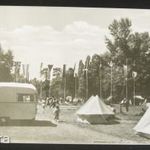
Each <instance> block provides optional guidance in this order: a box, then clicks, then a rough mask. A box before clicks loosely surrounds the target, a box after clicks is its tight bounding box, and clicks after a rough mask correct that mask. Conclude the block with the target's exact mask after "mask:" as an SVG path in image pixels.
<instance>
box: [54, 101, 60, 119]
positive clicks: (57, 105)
mask: <svg viewBox="0 0 150 150" xmlns="http://www.w3.org/2000/svg"><path fill="white" fill-rule="evenodd" d="M59 114H60V108H59V104H58V103H57V104H56V105H55V108H54V120H56V121H57V122H58V121H59Z"/></svg>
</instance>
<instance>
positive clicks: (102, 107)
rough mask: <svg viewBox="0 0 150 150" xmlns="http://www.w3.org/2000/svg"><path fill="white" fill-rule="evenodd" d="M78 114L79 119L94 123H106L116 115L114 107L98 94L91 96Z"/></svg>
mask: <svg viewBox="0 0 150 150" xmlns="http://www.w3.org/2000/svg"><path fill="white" fill-rule="evenodd" d="M76 114H77V116H78V120H80V121H82V122H89V123H93V124H96V123H106V122H108V120H109V118H111V117H112V116H114V112H113V108H111V107H110V106H108V105H106V104H105V103H104V102H103V100H101V99H100V98H99V97H98V96H91V97H90V98H89V100H88V101H87V102H86V103H85V104H84V105H83V106H81V108H80V109H79V110H78V111H77V112H76Z"/></svg>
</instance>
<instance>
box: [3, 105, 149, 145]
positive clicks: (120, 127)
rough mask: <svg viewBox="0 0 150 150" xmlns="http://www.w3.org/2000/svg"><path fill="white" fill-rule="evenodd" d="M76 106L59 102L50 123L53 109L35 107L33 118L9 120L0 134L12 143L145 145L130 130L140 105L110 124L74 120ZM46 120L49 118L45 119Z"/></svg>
mask: <svg viewBox="0 0 150 150" xmlns="http://www.w3.org/2000/svg"><path fill="white" fill-rule="evenodd" d="M79 107H80V106H73V105H61V106H60V110H61V112H60V121H59V122H53V121H52V120H53V112H52V110H51V109H49V108H46V109H45V110H42V109H41V108H40V107H39V108H38V114H37V116H36V119H37V120H36V121H22V122H21V121H11V122H9V123H8V124H7V125H1V126H0V135H1V136H2V135H7V136H9V137H10V138H11V142H12V143H49V144H50V143H60V144H62V143H63V144H64V143H65V144H149V143H150V140H149V139H146V138H144V137H141V136H139V135H137V134H136V133H135V131H134V130H133V128H134V126H135V125H136V124H137V122H138V121H139V120H140V118H141V117H142V115H139V114H141V106H132V107H130V108H129V112H128V113H126V112H125V110H123V111H124V112H125V113H123V114H120V112H119V105H114V107H115V109H116V119H115V121H114V122H112V123H111V124H97V125H91V124H83V123H79V122H77V121H76V119H77V116H76V115H75V112H76V111H77V110H78V108H79ZM46 120H49V121H46Z"/></svg>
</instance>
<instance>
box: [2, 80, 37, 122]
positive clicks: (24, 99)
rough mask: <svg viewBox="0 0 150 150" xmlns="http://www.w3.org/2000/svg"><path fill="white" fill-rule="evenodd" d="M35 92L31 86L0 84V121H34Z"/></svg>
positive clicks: (35, 107) (11, 83) (25, 84)
mask: <svg viewBox="0 0 150 150" xmlns="http://www.w3.org/2000/svg"><path fill="white" fill-rule="evenodd" d="M36 109H37V90H36V88H35V87H34V86H33V85H32V84H27V83H13V82H0V119H1V120H2V119H4V120H5V119H21V120H26V119H34V118H35V115H36V111H37V110H36Z"/></svg>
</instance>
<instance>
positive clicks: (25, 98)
mask: <svg viewBox="0 0 150 150" xmlns="http://www.w3.org/2000/svg"><path fill="white" fill-rule="evenodd" d="M33 101H34V95H32V94H18V102H33Z"/></svg>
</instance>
